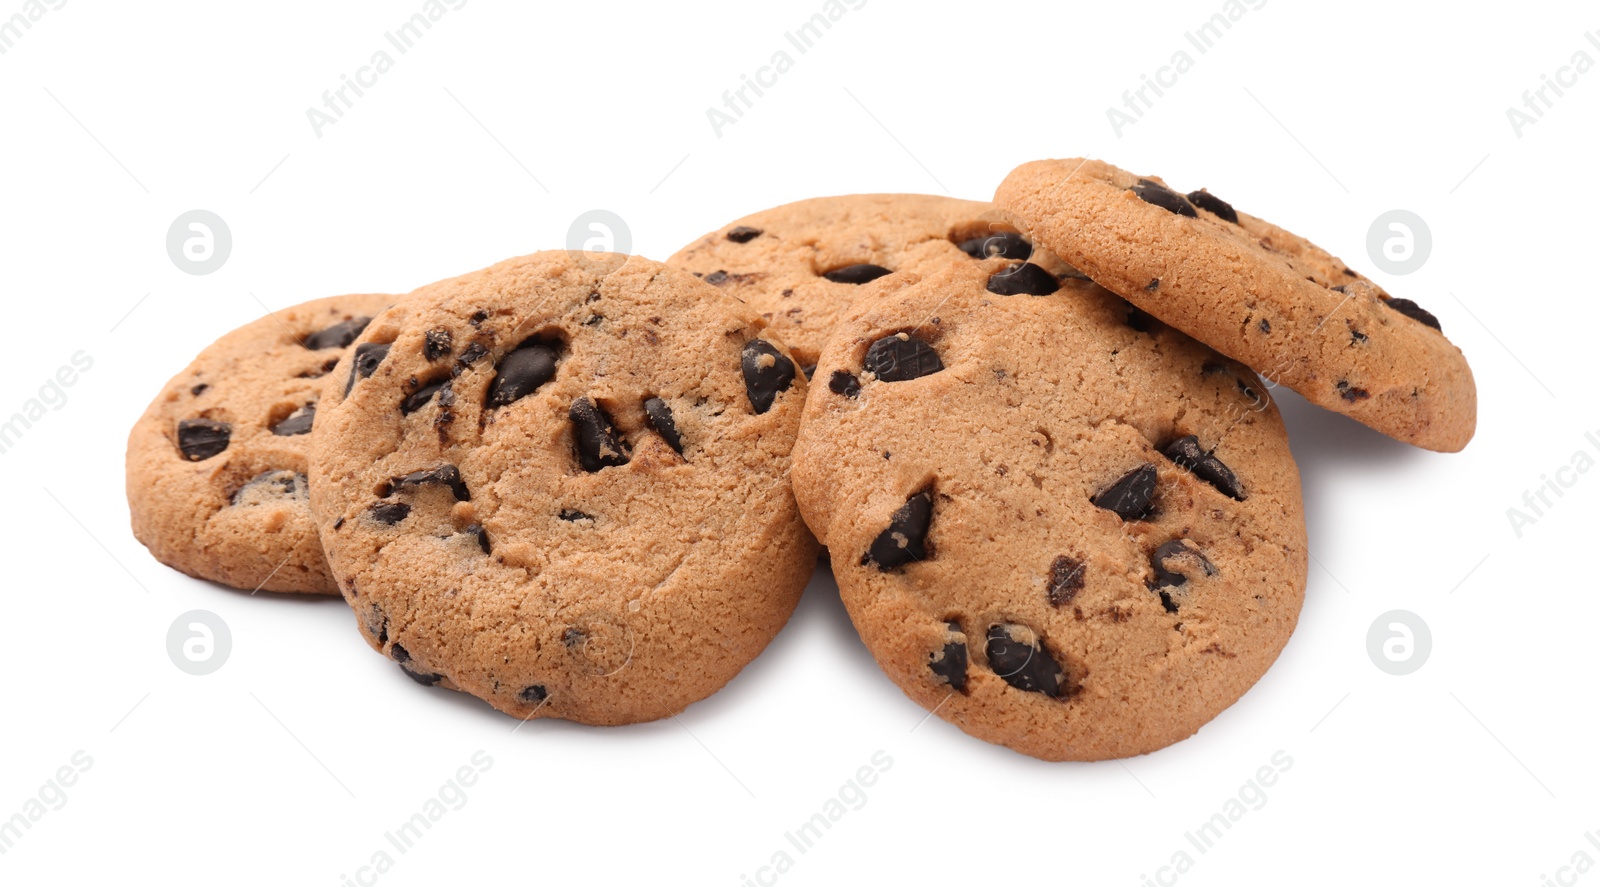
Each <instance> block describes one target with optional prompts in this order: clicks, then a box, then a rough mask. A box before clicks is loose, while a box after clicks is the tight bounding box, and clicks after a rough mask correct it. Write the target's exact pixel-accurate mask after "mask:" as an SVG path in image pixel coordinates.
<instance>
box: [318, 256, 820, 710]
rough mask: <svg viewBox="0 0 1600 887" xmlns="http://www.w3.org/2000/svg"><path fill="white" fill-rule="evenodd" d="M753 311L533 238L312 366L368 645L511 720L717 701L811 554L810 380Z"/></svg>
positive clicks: (323, 501)
mask: <svg viewBox="0 0 1600 887" xmlns="http://www.w3.org/2000/svg"><path fill="white" fill-rule="evenodd" d="M764 327H765V324H764V323H763V322H762V320H761V319H760V318H759V317H758V316H757V315H756V314H755V312H753V311H751V310H749V309H748V308H747V307H745V306H743V305H740V304H739V303H738V302H736V301H734V300H732V299H727V298H724V297H722V296H721V295H720V294H719V293H718V292H717V291H716V290H715V289H714V288H712V287H711V286H709V285H707V284H704V283H701V282H700V281H698V280H695V279H694V277H692V276H691V275H689V274H687V273H685V272H682V271H678V270H675V269H672V268H668V267H666V266H665V265H662V264H660V263H657V262H652V261H649V260H647V259H641V258H628V257H624V256H614V255H609V254H569V253H567V252H545V253H537V254H534V255H531V256H524V257H521V258H517V259H511V260H509V261H506V262H502V263H500V264H498V265H495V266H493V267H490V268H487V269H484V270H482V271H478V272H475V273H472V274H467V275H464V276H462V277H457V278H454V279H451V280H445V281H441V282H439V283H435V284H431V285H429V286H426V287H423V288H422V289H420V290H417V291H416V292H415V293H413V294H412V295H410V296H409V297H407V300H406V301H405V302H403V303H401V304H399V305H396V306H395V307H394V308H393V309H391V310H390V311H388V312H385V313H384V314H383V315H381V316H380V317H378V318H377V319H376V320H374V321H373V323H372V325H371V326H369V327H368V328H367V330H366V332H365V333H364V334H363V335H362V337H361V340H360V342H358V343H357V345H356V347H355V349H354V351H353V353H352V355H351V357H350V358H349V359H347V360H346V361H345V362H344V364H343V365H341V366H340V367H339V368H338V369H337V370H336V371H335V373H334V374H333V376H331V377H330V378H329V380H328V381H327V387H326V388H325V390H324V392H323V398H324V401H323V402H324V404H325V406H324V409H323V411H322V413H321V414H320V415H319V416H318V419H317V440H316V442H315V447H314V451H313V454H312V459H311V490H312V507H313V510H314V513H315V514H316V516H317V521H318V527H319V530H320V531H321V534H322V541H323V545H324V546H325V548H326V549H327V551H328V559H329V562H330V563H331V565H332V567H333V572H334V575H335V576H336V577H337V578H338V581H339V586H340V588H341V590H342V591H343V593H344V595H345V598H346V600H347V601H348V602H349V603H350V605H351V607H352V608H353V609H354V610H355V613H356V618H357V623H358V625H359V627H360V629H361V631H362V633H363V634H364V635H365V636H366V638H367V641H368V643H370V644H371V645H372V646H373V647H374V648H375V649H378V650H379V651H381V652H383V653H385V654H386V655H388V656H389V657H390V658H392V659H394V660H396V661H397V662H399V664H400V666H401V668H402V669H403V670H404V671H405V672H406V673H407V674H408V675H410V676H411V677H412V678H414V679H416V680H417V681H419V682H421V683H423V684H430V685H434V684H436V685H439V686H443V687H448V688H450V689H456V690H462V691H465V692H467V693H471V694H473V695H475V696H478V697H480V698H482V699H484V700H486V701H488V702H489V704H490V705H492V706H494V707H495V708H497V709H500V710H501V711H504V712H506V713H508V714H511V715H514V716H516V717H519V718H534V717H557V718H564V719H567V720H573V721H580V722H583V723H587V724H624V723H631V722H635V721H645V720H651V719H654V718H661V717H666V716H668V715H672V714H675V713H677V712H679V711H682V710H683V708H684V707H685V706H687V705H688V704H689V703H691V702H694V701H696V700H699V699H701V698H704V697H705V696H708V695H710V694H711V693H713V692H715V691H716V690H717V689H718V688H720V687H721V686H722V685H723V684H725V683H726V682H727V681H728V680H730V679H731V678H732V677H733V676H734V675H735V674H737V673H738V672H739V670H740V669H741V668H743V667H744V665H745V664H746V663H747V662H749V661H750V660H751V659H753V658H754V657H755V656H756V655H757V654H758V653H760V652H761V650H762V649H763V648H764V647H765V646H766V645H767V643H768V642H769V641H770V640H771V639H772V638H773V636H774V635H776V634H777V632H778V630H779V629H780V628H782V627H783V625H784V623H785V621H787V619H788V618H789V615H790V613H791V612H792V611H793V609H794V607H795V604H796V602H797V601H798V600H799V596H800V592H801V590H802V589H803V588H804V586H805V584H806V582H807V580H808V579H809V577H810V575H811V573H812V569H813V567H814V565H815V562H816V555H817V547H816V542H815V540H813V539H812V538H811V536H810V534H809V533H808V532H807V531H806V529H805V526H804V524H803V523H802V522H801V520H800V516H799V513H798V510H797V508H796V506H795V503H794V497H793V495H792V493H791V491H790V487H789V480H788V472H789V453H790V450H791V449H792V447H793V444H794V439H795V435H796V433H797V431H798V428H799V422H800V412H801V409H802V406H803V404H804V399H805V379H804V378H803V377H802V376H801V375H800V374H799V372H798V370H797V368H796V366H795V364H794V362H793V360H792V359H791V358H790V357H789V356H788V355H787V354H786V352H785V350H784V348H783V346H782V345H781V344H780V343H779V342H778V340H777V339H775V338H773V337H771V336H770V335H768V334H767V333H766V332H765V331H764Z"/></svg>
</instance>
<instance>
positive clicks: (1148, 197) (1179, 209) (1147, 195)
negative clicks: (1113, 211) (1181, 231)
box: [1133, 179, 1199, 219]
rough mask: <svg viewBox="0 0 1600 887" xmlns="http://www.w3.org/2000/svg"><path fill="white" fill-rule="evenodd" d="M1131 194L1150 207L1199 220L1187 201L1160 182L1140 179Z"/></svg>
mask: <svg viewBox="0 0 1600 887" xmlns="http://www.w3.org/2000/svg"><path fill="white" fill-rule="evenodd" d="M1133 193H1134V194H1137V195H1138V196H1139V199H1140V200H1143V201H1144V202H1145V203H1148V204H1150V205H1151V206H1159V207H1161V208H1162V209H1164V210H1166V211H1168V212H1173V213H1177V214H1178V215H1180V216H1188V217H1189V218H1191V219H1195V218H1199V216H1197V215H1196V214H1195V211H1194V207H1193V206H1191V205H1189V201H1187V200H1185V199H1183V195H1182V194H1179V193H1178V192H1176V191H1174V190H1172V189H1171V188H1168V187H1167V186H1166V185H1163V184H1161V183H1160V182H1155V181H1151V180H1150V179H1140V180H1139V182H1138V184H1136V185H1134V186H1133Z"/></svg>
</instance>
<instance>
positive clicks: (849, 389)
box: [828, 370, 861, 397]
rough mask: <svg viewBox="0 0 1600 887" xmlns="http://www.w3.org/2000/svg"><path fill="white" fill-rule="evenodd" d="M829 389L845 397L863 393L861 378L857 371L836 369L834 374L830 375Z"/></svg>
mask: <svg viewBox="0 0 1600 887" xmlns="http://www.w3.org/2000/svg"><path fill="white" fill-rule="evenodd" d="M828 390H829V391H832V392H833V393H834V394H842V395H844V396H845V397H855V396H856V395H858V394H860V393H861V380H860V379H857V378H856V376H855V373H847V372H845V371H844V370H834V371H833V375H832V376H829V377H828Z"/></svg>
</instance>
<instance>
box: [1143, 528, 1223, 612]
mask: <svg viewBox="0 0 1600 887" xmlns="http://www.w3.org/2000/svg"><path fill="white" fill-rule="evenodd" d="M1184 563H1187V564H1189V565H1190V567H1191V569H1192V568H1194V567H1199V568H1200V570H1201V571H1202V572H1204V573H1205V574H1206V575H1207V576H1215V575H1216V573H1217V568H1216V567H1215V566H1213V565H1212V563H1211V561H1209V560H1207V559H1206V556H1205V555H1203V554H1201V553H1200V551H1199V549H1197V548H1190V547H1189V546H1188V545H1187V544H1185V540H1183V539H1173V540H1171V541H1170V542H1163V543H1161V545H1160V547H1158V548H1157V549H1156V550H1155V552H1154V553H1152V554H1151V555H1150V568H1151V569H1152V570H1153V571H1155V578H1153V579H1151V580H1150V590H1151V591H1154V592H1155V593H1156V594H1158V595H1160V596H1161V606H1162V607H1164V608H1165V609H1166V611H1167V612H1168V613H1176V612H1178V601H1177V599H1176V598H1174V597H1173V595H1172V593H1171V592H1170V591H1168V590H1167V589H1169V588H1177V587H1178V586H1180V585H1184V584H1186V583H1188V581H1189V577H1188V576H1186V575H1184V574H1183V573H1182V572H1180V571H1179V570H1178V569H1177V567H1181V566H1182V565H1183V564H1184Z"/></svg>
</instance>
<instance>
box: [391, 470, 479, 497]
mask: <svg viewBox="0 0 1600 887" xmlns="http://www.w3.org/2000/svg"><path fill="white" fill-rule="evenodd" d="M425 484H439V485H441V486H446V487H449V488H450V492H451V493H452V494H454V495H455V497H456V501H457V502H466V501H467V500H469V499H471V498H472V494H471V493H469V492H467V484H466V482H465V481H463V480H462V479H461V471H460V469H458V468H456V467H455V466H454V465H440V466H439V467H438V468H429V469H426V470H423V471H413V472H411V473H410V474H407V475H404V476H403V477H392V478H390V479H389V484H388V489H387V491H386V492H385V493H384V495H385V496H387V495H390V494H392V493H394V492H395V491H397V490H403V489H405V488H407V487H420V486H423V485H425Z"/></svg>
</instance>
